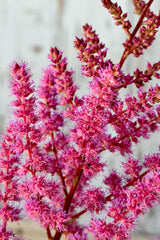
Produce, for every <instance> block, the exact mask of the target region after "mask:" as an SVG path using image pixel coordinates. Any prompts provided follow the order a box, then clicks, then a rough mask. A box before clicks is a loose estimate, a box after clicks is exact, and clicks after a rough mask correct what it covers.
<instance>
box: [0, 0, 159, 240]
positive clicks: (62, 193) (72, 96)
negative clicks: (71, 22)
mask: <svg viewBox="0 0 160 240" xmlns="http://www.w3.org/2000/svg"><path fill="white" fill-rule="evenodd" d="M152 2H153V0H149V1H148V3H145V2H144V1H140V0H139V1H133V4H134V7H135V12H136V13H137V14H139V15H140V18H139V20H138V22H137V25H136V26H135V28H134V30H133V31H132V32H131V30H130V29H131V23H130V21H129V20H126V18H127V14H126V13H123V10H122V8H121V7H120V6H118V4H117V3H112V1H110V0H102V3H103V6H104V7H105V8H107V9H108V10H109V12H110V13H111V14H112V15H113V18H114V19H115V21H116V25H122V28H123V29H124V30H125V32H126V34H127V37H128V39H127V40H126V42H125V43H124V44H123V46H124V52H123V54H122V57H121V59H120V61H119V63H116V64H115V63H113V61H112V60H110V59H107V51H108V49H107V48H106V47H105V45H104V44H103V43H101V42H100V40H99V37H98V34H97V33H96V32H95V31H94V30H93V29H92V26H90V25H89V24H85V25H84V26H83V31H84V34H83V38H81V39H80V38H78V37H76V39H75V41H74V45H75V48H76V49H77V50H78V58H79V59H80V61H81V62H82V64H83V66H82V74H84V75H85V76H87V77H89V78H90V82H89V93H88V94H86V95H85V96H83V97H82V98H79V97H77V96H76V91H77V89H78V86H77V85H75V84H74V81H73V71H72V70H70V69H68V66H67V59H66V58H64V57H63V53H62V51H60V50H59V49H57V48H56V47H55V48H52V47H51V48H50V53H49V55H48V58H49V60H50V64H49V66H48V67H47V68H46V69H44V70H43V75H42V78H41V81H40V85H39V87H38V90H35V87H34V83H33V81H32V80H31V73H30V70H28V68H27V65H26V64H25V63H21V64H18V63H16V62H14V63H13V64H12V66H11V71H12V73H11V76H12V80H11V91H12V95H13V96H14V99H13V101H12V107H13V111H12V121H10V123H9V126H8V128H7V134H6V135H4V136H3V139H2V141H1V152H0V156H1V157H0V166H1V172H0V183H1V186H2V188H1V194H0V201H1V203H2V205H1V208H0V211H1V219H2V220H1V232H0V234H1V235H0V236H1V238H2V239H3V240H7V239H14V240H15V239H18V238H17V237H16V236H14V234H13V233H12V232H11V231H10V230H8V228H7V223H8V222H9V221H18V220H19V219H20V217H19V213H20V212H21V209H19V208H18V207H16V206H17V205H14V203H15V202H16V203H19V202H20V201H21V200H23V203H24V204H23V206H24V208H23V210H24V212H25V214H26V216H27V217H28V218H30V219H32V220H34V221H37V222H38V223H39V224H40V225H41V226H42V227H43V228H44V229H45V230H46V234H47V237H48V239H49V240H59V239H60V238H61V236H62V234H64V235H65V237H66V238H67V239H69V240H74V239H75V240H76V239H82V240H87V239H88V232H89V233H90V234H91V235H93V236H94V239H98V240H100V239H101V240H102V239H109V240H111V239H117V240H122V239H123V240H124V239H129V238H130V234H131V230H134V229H135V224H136V220H137V218H138V217H139V216H140V215H142V214H144V213H145V212H147V211H148V210H149V208H151V207H153V206H154V205H155V204H157V203H158V202H159V201H160V174H159V168H160V161H159V153H155V154H149V155H146V156H144V160H143V161H140V160H139V159H135V158H134V155H133V148H132V146H133V144H137V143H138V142H139V141H140V138H146V139H147V138H149V137H150V135H151V133H152V132H155V131H158V129H159V123H160V105H159V102H160V87H159V85H158V84H157V85H155V86H152V85H151V86H150V87H148V89H146V90H145V91H144V90H143V89H142V87H143V86H144V85H145V84H146V83H148V84H149V83H150V82H152V80H153V79H154V78H157V79H159V78H160V74H159V73H158V71H159V70H160V62H156V63H154V64H151V63H147V67H146V69H145V70H144V71H142V70H139V69H136V70H135V71H134V72H133V74H125V73H124V72H123V70H122V66H123V64H124V62H125V60H126V58H127V57H128V55H129V54H133V55H134V56H136V57H138V56H139V55H140V54H142V53H143V50H144V49H146V48H148V47H149V46H150V45H151V44H152V42H153V40H154V39H155V34H156V32H157V29H158V27H159V25H160V21H159V15H158V16H157V15H155V14H154V13H153V12H151V10H150V5H151V3H152ZM137 34H139V35H138V36H137ZM130 85H135V88H136V90H137V94H136V95H135V96H132V95H129V94H128V95H126V96H125V97H124V98H123V97H120V91H121V90H122V89H124V88H127V87H128V86H130ZM105 150H107V151H110V152H111V153H115V152H116V153H118V154H119V155H122V156H125V158H126V160H125V161H123V162H122V164H121V165H122V166H121V167H122V170H123V171H122V172H121V173H119V172H118V171H116V170H114V169H112V170H111V171H107V172H106V170H107V169H108V162H107V160H102V158H101V153H102V152H104V151H105ZM140 162H141V163H140ZM99 175H102V177H103V187H102V186H100V187H99V186H94V183H93V180H95V179H96V177H98V176H99ZM87 213H88V216H90V218H88V222H87V221H84V224H80V223H79V222H78V219H79V218H80V217H81V216H82V215H84V217H85V216H86V215H87ZM101 213H102V216H101ZM85 214H86V215H85ZM98 214H99V215H98ZM53 230H54V232H53Z"/></svg>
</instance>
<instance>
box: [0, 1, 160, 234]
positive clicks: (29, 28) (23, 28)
mask: <svg viewBox="0 0 160 240" xmlns="http://www.w3.org/2000/svg"><path fill="white" fill-rule="evenodd" d="M118 2H119V3H120V4H121V5H122V6H123V9H125V10H126V11H128V12H129V13H130V19H131V22H132V23H133V25H135V24H136V21H137V17H135V16H133V15H132V10H133V8H132V4H131V0H119V1H118ZM153 9H154V10H155V11H156V12H158V9H160V1H159V0H155V2H154V4H153ZM86 22H88V23H89V24H92V25H93V28H94V29H96V30H97V33H98V34H99V36H100V38H101V40H102V41H103V42H104V43H105V44H106V46H107V47H108V48H109V51H108V56H109V57H111V58H112V60H113V61H114V62H119V60H120V57H121V54H122V51H123V47H122V46H121V43H122V42H123V41H124V40H125V34H124V33H123V31H122V30H121V27H117V26H115V25H114V21H113V19H112V17H111V15H110V14H109V13H108V12H107V10H106V9H104V8H103V7H102V4H101V1H100V0H0V131H3V130H4V129H5V125H6V122H7V119H8V115H9V97H8V94H9V89H8V86H9V79H10V77H9V65H10V64H11V63H12V61H13V60H16V61H19V62H20V61H22V60H23V61H26V62H28V64H29V67H30V68H31V69H32V73H33V79H34V80H35V82H36V84H38V81H39V78H40V76H41V69H42V68H43V67H45V66H47V64H48V60H47V54H48V52H49V48H50V46H57V47H59V48H61V49H62V50H63V51H64V55H65V56H67V57H68V61H69V66H72V68H73V69H74V70H75V72H76V73H75V81H76V82H77V83H78V84H79V85H80V86H81V92H85V91H87V90H86V89H87V80H86V79H85V78H84V77H82V76H81V75H80V68H81V66H80V63H79V61H78V60H77V59H76V50H75V49H74V48H73V41H74V37H75V35H77V36H81V33H82V27H81V26H82V25H84V24H85V23H86ZM159 42H160V34H158V35H157V40H156V41H155V42H154V44H153V46H152V47H151V48H150V49H149V50H147V52H145V56H143V57H141V58H140V59H133V57H129V59H128V61H127V62H126V63H125V65H124V67H123V69H124V71H125V72H131V71H132V70H133V69H135V68H136V66H139V67H142V68H143V66H144V65H146V62H147V61H151V63H153V62H154V61H158V60H159V59H160V44H159ZM158 141H159V135H158V134H157V135H156V136H154V138H153V139H152V140H151V141H150V142H146V141H145V142H143V143H144V144H142V145H143V146H142V145H140V146H139V147H138V150H136V151H137V155H138V156H143V155H144V154H145V153H147V152H150V151H151V150H152V151H156V150H158V147H157V143H158ZM159 142H160V141H159ZM112 158H114V157H113V156H112ZM113 165H114V164H113ZM115 166H116V165H115ZM158 209H159V210H158ZM141 222H142V223H141V224H140V231H145V232H150V233H155V234H160V227H159V225H160V208H156V209H153V210H152V211H151V213H150V215H147V216H146V217H145V218H144V220H141Z"/></svg>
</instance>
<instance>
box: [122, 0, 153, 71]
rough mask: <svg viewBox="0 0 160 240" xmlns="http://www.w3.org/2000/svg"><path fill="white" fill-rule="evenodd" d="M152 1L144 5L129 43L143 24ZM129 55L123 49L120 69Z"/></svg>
mask: <svg viewBox="0 0 160 240" xmlns="http://www.w3.org/2000/svg"><path fill="white" fill-rule="evenodd" d="M153 1H154V0H150V1H149V2H148V4H146V6H145V8H144V10H143V12H142V14H141V16H140V18H139V21H138V22H137V25H136V26H135V28H134V30H133V32H132V33H131V34H130V37H129V42H131V41H132V40H133V38H134V36H135V35H136V33H137V32H138V29H139V28H140V26H141V24H142V22H143V19H144V17H145V15H146V12H147V11H148V9H149V7H150V6H151V4H152V2H153ZM129 54H130V52H128V51H127V50H126V48H125V49H124V52H123V54H122V57H121V60H120V62H119V66H120V68H121V67H122V65H123V63H124V61H125V60H126V58H127V57H128V55H129Z"/></svg>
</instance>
